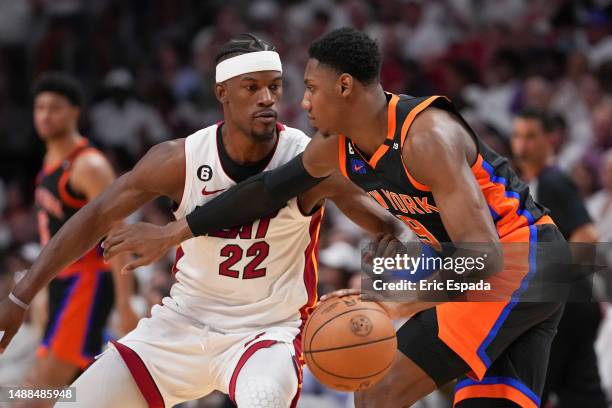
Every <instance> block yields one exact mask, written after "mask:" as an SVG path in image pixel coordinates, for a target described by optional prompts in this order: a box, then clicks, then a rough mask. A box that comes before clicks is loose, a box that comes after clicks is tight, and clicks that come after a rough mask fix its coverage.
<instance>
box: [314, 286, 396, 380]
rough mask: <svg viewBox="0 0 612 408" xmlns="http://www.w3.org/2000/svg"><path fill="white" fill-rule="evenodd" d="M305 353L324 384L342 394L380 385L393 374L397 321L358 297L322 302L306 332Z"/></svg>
mask: <svg viewBox="0 0 612 408" xmlns="http://www.w3.org/2000/svg"><path fill="white" fill-rule="evenodd" d="M303 345H304V355H305V358H306V364H308V368H309V369H310V371H311V372H312V373H313V374H314V376H315V377H317V379H319V381H321V382H322V383H323V384H325V385H327V386H328V387H331V388H334V389H336V390H339V391H357V390H363V389H366V388H368V387H370V386H372V385H374V384H376V383H377V382H378V381H379V380H380V379H381V378H382V377H383V376H384V375H385V374H386V373H387V371H388V370H389V368H390V367H391V364H392V363H393V359H394V358H395V351H396V349H397V339H396V337H395V329H394V327H393V323H392V322H391V319H389V317H388V316H387V314H386V312H385V311H384V309H383V308H381V307H380V306H379V305H378V304H376V303H374V302H362V301H361V300H360V298H359V297H358V296H344V297H334V298H331V299H328V300H326V301H324V302H321V303H320V304H319V305H318V306H317V308H316V309H315V310H314V312H313V314H312V316H311V317H310V319H309V320H308V322H307V323H306V327H305V328H304V339H303Z"/></svg>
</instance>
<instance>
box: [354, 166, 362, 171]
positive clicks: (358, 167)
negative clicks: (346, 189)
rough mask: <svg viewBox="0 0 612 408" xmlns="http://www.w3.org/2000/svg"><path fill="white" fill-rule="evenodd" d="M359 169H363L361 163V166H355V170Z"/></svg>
mask: <svg viewBox="0 0 612 408" xmlns="http://www.w3.org/2000/svg"><path fill="white" fill-rule="evenodd" d="M361 169H363V165H362V166H355V171H359V170H361Z"/></svg>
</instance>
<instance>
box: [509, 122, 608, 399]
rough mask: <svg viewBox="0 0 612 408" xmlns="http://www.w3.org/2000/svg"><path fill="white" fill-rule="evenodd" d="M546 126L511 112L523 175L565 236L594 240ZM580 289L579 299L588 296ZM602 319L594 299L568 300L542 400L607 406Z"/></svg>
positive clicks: (576, 258)
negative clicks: (598, 343)
mask: <svg viewBox="0 0 612 408" xmlns="http://www.w3.org/2000/svg"><path fill="white" fill-rule="evenodd" d="M548 131H549V127H548V119H547V117H546V116H545V115H544V114H543V113H541V112H538V111H525V112H523V113H521V114H520V115H519V116H518V117H517V118H515V120H514V129H513V133H512V152H513V154H514V156H515V158H516V159H517V160H516V162H517V164H518V167H519V168H520V170H521V172H522V178H523V179H524V180H525V181H526V182H528V183H529V189H530V191H531V194H532V196H533V198H534V200H535V201H536V202H538V203H540V204H542V205H543V206H545V207H547V208H549V209H550V211H551V216H552V218H553V220H554V221H555V224H557V226H558V227H559V230H560V231H561V233H562V234H563V236H564V237H565V238H566V239H567V240H568V241H569V242H579V243H589V244H595V243H597V239H598V236H597V230H596V228H595V226H594V225H593V223H592V222H591V219H590V217H589V214H588V213H587V211H586V208H585V206H584V203H583V202H582V199H581V198H580V195H579V194H578V190H577V188H576V186H575V185H574V184H573V183H572V181H571V179H570V178H569V177H568V176H567V175H565V174H564V173H563V172H561V171H560V170H559V169H558V168H557V167H555V166H554V165H553V146H552V144H551V142H550V139H549V136H548ZM573 255H574V262H575V263H580V262H582V261H584V259H580V258H583V257H584V255H583V254H581V253H580V254H579V253H578V251H575V252H574V251H573ZM591 263H592V260H591ZM581 295H582V297H581V299H579V300H578V301H579V302H586V301H588V300H589V299H590V297H591V296H592V294H591V293H585V294H581ZM585 297H586V298H585ZM601 319H602V316H601V310H600V308H599V304H598V303H596V302H593V303H567V304H566V306H565V311H564V312H563V316H562V318H561V321H560V322H559V327H558V329H557V330H558V331H557V336H556V337H555V339H554V340H553V344H552V348H551V353H550V362H549V366H548V373H547V375H546V385H545V387H544V393H543V394H542V402H543V405H545V404H546V401H547V399H548V397H549V395H550V394H551V393H554V394H556V395H557V397H558V399H559V404H558V405H557V406H558V407H563V408H565V407H567V408H570V407H577V406H580V405H584V406H588V407H589V408H606V398H605V395H604V394H603V391H602V389H601V381H600V377H599V370H598V364H597V356H596V354H595V348H594V343H595V340H596V338H597V330H598V328H599V325H600V323H601ZM576 332H580V336H576Z"/></svg>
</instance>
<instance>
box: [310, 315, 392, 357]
mask: <svg viewBox="0 0 612 408" xmlns="http://www.w3.org/2000/svg"><path fill="white" fill-rule="evenodd" d="M358 310H372V311H375V312H378V313H383V314H386V312H385V311H383V310H379V309H375V308H372V307H360V308H358V309H351V310H347V311H346V312H342V313H340V314H337V315H335V316H334V317H332V318H330V319H329V320H327V321H326V322H325V323H323V324H322V325H321V326H319V327H318V328H317V330H315V332H314V333H312V336H311V337H310V341H309V342H308V349H309V350H310V349H311V348H312V342H313V340H314V339H315V337H316V336H317V333H319V331H320V330H321V329H322V328H323V327H324V326H325V325H327V324H328V323H330V322H331V321H333V320H334V319H335V318H337V317H338V316H342V315H345V314H347V313H351V312H356V311H358ZM315 313H316V312H315ZM313 317H314V313H313V315H312V316H311V317H310V319H309V322H310V320H312V318H313Z"/></svg>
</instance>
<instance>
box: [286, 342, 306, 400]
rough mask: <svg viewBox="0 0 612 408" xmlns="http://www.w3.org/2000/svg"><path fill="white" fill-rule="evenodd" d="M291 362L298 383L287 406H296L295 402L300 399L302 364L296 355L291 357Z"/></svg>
mask: <svg viewBox="0 0 612 408" xmlns="http://www.w3.org/2000/svg"><path fill="white" fill-rule="evenodd" d="M296 353H297V350H296ZM296 355H297V354H296ZM293 363H294V365H293V367H294V368H295V374H296V375H297V378H298V385H297V390H296V391H295V396H294V397H293V399H292V400H291V405H289V408H297V403H298V401H299V399H300V394H301V393H302V383H303V382H304V376H303V375H302V366H301V365H300V362H299V361H298V358H297V357H293Z"/></svg>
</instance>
